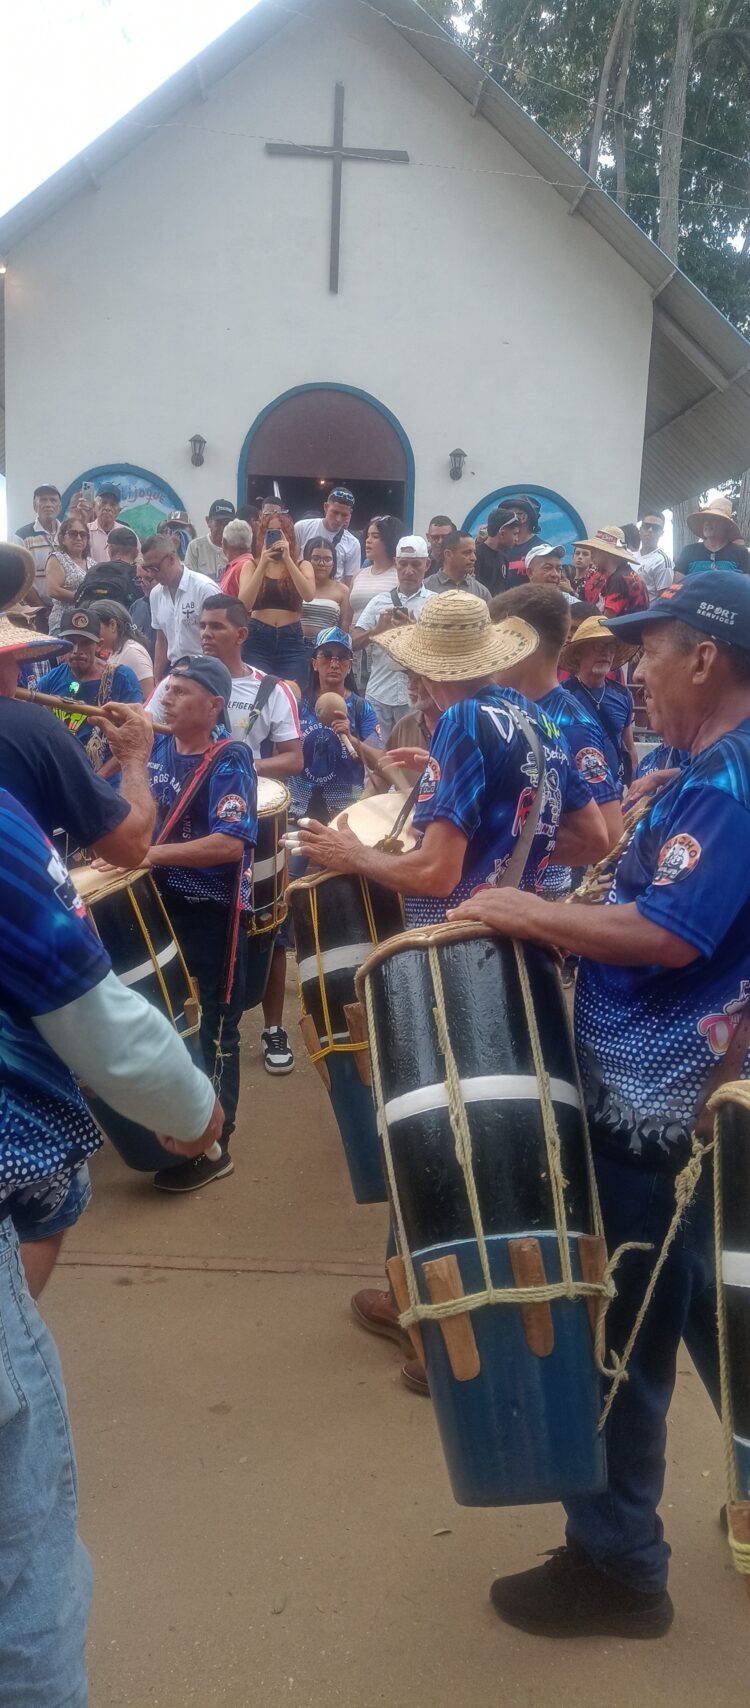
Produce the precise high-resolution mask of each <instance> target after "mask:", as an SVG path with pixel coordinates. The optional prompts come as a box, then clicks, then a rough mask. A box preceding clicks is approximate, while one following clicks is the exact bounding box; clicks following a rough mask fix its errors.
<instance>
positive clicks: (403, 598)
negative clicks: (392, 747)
mask: <svg viewBox="0 0 750 1708" xmlns="http://www.w3.org/2000/svg"><path fill="white" fill-rule="evenodd" d="M429 557H430V554H429V547H428V545H427V541H426V540H424V539H423V538H422V536H421V534H405V535H404V537H403V539H401V540H399V542H398V545H397V547H396V576H397V582H398V585H397V586H396V587H394V588H392V589H391V591H390V593H376V595H375V597H374V599H371V600H370V603H369V605H366V606H365V609H364V611H363V612H362V614H361V616H360V617H359V619H358V622H357V625H356V627H355V628H354V629H353V631H352V644H353V647H354V651H355V653H356V652H358V651H360V649H361V648H362V647H365V646H368V645H369V644H370V642H371V641H372V640H374V639H375V637H376V636H378V635H382V634H385V632H386V630H387V629H393V628H398V627H400V626H402V625H403V624H406V623H413V622H415V621H416V619H417V617H418V616H419V614H420V612H421V611H422V610H423V609H424V607H425V605H426V604H427V601H428V600H429V599H433V598H435V594H433V593H431V592H429V591H428V589H427V588H426V587H425V586H424V578H425V574H426V571H427V565H428V563H429ZM367 692H368V698H369V700H370V702H371V704H372V705H373V706H374V708H375V712H376V715H377V719H378V723H379V725H380V731H381V736H382V738H383V740H385V739H386V737H387V736H388V735H389V734H390V732H391V730H392V729H393V726H394V724H396V723H398V720H399V718H402V717H404V715H405V714H406V712H408V710H409V695H408V692H407V686H406V672H405V671H404V670H402V669H401V667H400V666H399V665H398V664H396V663H395V662H394V661H393V660H392V659H391V658H390V656H389V655H388V653H386V652H384V651H383V649H382V647H373V650H372V668H371V674H370V680H369V683H368V688H367Z"/></svg>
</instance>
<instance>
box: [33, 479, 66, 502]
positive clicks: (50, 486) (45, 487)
mask: <svg viewBox="0 0 750 1708" xmlns="http://www.w3.org/2000/svg"><path fill="white" fill-rule="evenodd" d="M45 492H51V493H53V494H54V496H55V498H59V497H60V488H59V486H55V484H54V481H51V480H43V481H42V484H41V486H35V487H34V497H35V498H43V497H44V494H45Z"/></svg>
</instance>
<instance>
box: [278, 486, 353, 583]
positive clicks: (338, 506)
mask: <svg viewBox="0 0 750 1708" xmlns="http://www.w3.org/2000/svg"><path fill="white" fill-rule="evenodd" d="M353 509H354V493H353V492H350V491H349V488H348V486H334V487H333V489H332V491H331V492H329V494H328V497H327V498H326V501H325V504H324V506H323V520H322V522H321V519H320V517H319V516H305V517H303V519H302V521H300V522H297V523H296V525H295V529H294V534H295V539H296V542H297V555H298V556H299V557H300V558H303V557H304V556H305V554H306V549H307V542H308V540H311V539H312V537H313V535H316V536H317V535H320V534H322V536H323V538H324V539H326V540H329V541H330V543H331V545H332V546H333V547H334V548H335V552H336V577H337V579H343V580H344V581H352V580H353V578H354V576H355V575H356V573H357V570H358V569H359V568H360V565H361V563H362V552H361V549H360V544H359V540H358V539H357V536H356V534H353V533H352V532H351V529H350V527H349V523H350V522H351V519H352V511H353Z"/></svg>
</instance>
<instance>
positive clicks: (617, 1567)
mask: <svg viewBox="0 0 750 1708" xmlns="http://www.w3.org/2000/svg"><path fill="white" fill-rule="evenodd" d="M608 624H609V627H610V628H611V629H612V632H613V635H615V636H616V637H617V639H618V640H620V639H623V640H625V641H628V642H630V641H632V642H636V643H638V642H642V644H643V657H642V659H641V662H640V664H639V665H638V669H637V671H636V678H635V679H636V681H640V682H642V683H643V685H644V687H645V691H646V706H647V709H648V712H649V717H650V721H651V723H652V725H653V726H654V728H656V729H658V730H659V731H660V733H661V736H662V739H663V740H664V741H665V742H668V743H670V744H671V745H672V746H674V747H676V748H679V749H681V750H689V753H690V762H689V764H688V765H687V766H686V767H685V768H684V769H682V770H680V771H679V772H678V775H677V776H676V777H675V778H674V779H673V781H672V782H671V783H669V784H668V786H667V787H666V788H665V789H664V790H663V791H662V792H661V793H660V794H659V796H658V797H657V799H656V800H655V801H654V804H653V806H652V808H651V811H650V812H649V813H648V814H647V815H646V817H645V818H643V819H642V820H641V822H640V823H639V825H638V826H637V828H636V830H635V832H634V835H633V839H632V841H631V843H630V844H629V846H628V847H627V849H626V850H625V852H624V853H623V854H622V856H621V858H620V860H619V862H618V864H617V868H616V871H615V874H614V878H613V883H612V889H611V891H610V894H609V896H608V898H607V905H606V906H604V907H588V906H584V905H582V904H580V903H575V902H573V903H571V904H570V905H569V906H564V907H560V906H554V905H551V904H550V903H548V902H544V901H542V900H540V899H539V898H538V897H537V896H534V895H523V896H514V897H512V898H510V897H508V896H507V895H503V894H502V892H497V893H491V892H486V891H485V892H484V893H483V894H481V895H477V896H475V897H473V898H472V899H471V900H470V901H469V902H467V903H465V904H464V905H463V906H462V907H460V908H459V909H458V910H457V917H459V918H462V919H476V920H481V921H482V922H483V923H485V924H487V925H491V926H492V927H493V929H494V930H496V931H498V932H501V933H507V934H508V935H512V936H513V937H514V938H517V939H521V940H524V941H528V942H535V943H549V944H552V945H553V946H555V947H557V948H558V949H560V950H561V951H562V952H563V953H566V954H576V955H579V956H581V957H582V963H581V970H580V974H579V980H578V988H577V992H576V1006H575V1033H576V1048H577V1053H578V1058H579V1062H580V1068H581V1077H582V1081H583V1089H584V1095H585V1101H586V1108H587V1113H588V1118H589V1125H590V1130H591V1139H592V1145H593V1150H594V1159H595V1166H596V1175H597V1181H598V1186H599V1196H600V1200H601V1206H602V1213H603V1218H604V1231H605V1234H606V1237H607V1244H608V1247H609V1250H610V1251H613V1250H614V1249H615V1248H616V1247H617V1246H618V1245H620V1244H621V1243H623V1242H624V1241H633V1240H635V1241H646V1242H648V1244H649V1245H650V1246H651V1247H652V1254H651V1255H650V1256H649V1255H647V1254H645V1253H637V1252H632V1253H631V1254H630V1255H629V1256H628V1258H627V1260H626V1261H624V1262H623V1265H622V1267H621V1269H620V1270H619V1271H618V1277H617V1292H618V1297H617V1299H616V1301H615V1303H614V1305H613V1306H612V1308H611V1310H610V1315H609V1318H608V1339H609V1341H610V1343H611V1344H612V1345H613V1346H614V1347H615V1348H616V1349H617V1350H621V1349H622V1346H623V1344H624V1341H625V1339H626V1337H627V1335H628V1333H629V1330H630V1328H631V1326H632V1323H633V1321H634V1318H635V1315H636V1312H637V1310H638V1307H639V1305H640V1303H641V1300H642V1298H643V1294H644V1291H645V1286H646V1282H647V1280H648V1276H649V1273H650V1269H651V1267H652V1265H653V1262H654V1257H653V1252H654V1251H658V1250H659V1248H660V1247H661V1244H662V1241H663V1238H664V1234H665V1231H666V1229H667V1227H668V1225H669V1221H670V1218H671V1215H672V1212H673V1209H674V1178H675V1175H676V1174H677V1173H678V1172H679V1171H680V1170H681V1169H682V1168H683V1166H684V1164H685V1163H686V1161H687V1160H688V1158H689V1156H690V1154H691V1133H692V1130H693V1126H694V1122H695V1118H696V1111H697V1109H698V1108H699V1106H700V1104H701V1102H702V1099H703V1097H704V1095H705V1088H706V1086H707V1084H708V1082H709V1081H710V1080H711V1079H712V1078H714V1076H715V1074H716V1071H717V1069H719V1070H720V1066H721V1060H722V1056H723V1054H724V1053H725V1051H726V1049H727V1046H728V1042H729V1040H730V1038H731V1037H732V1035H733V1033H734V1031H735V1029H736V1027H737V1025H738V1023H739V1020H740V1016H741V1015H742V1014H743V1013H744V1011H745V1010H746V1007H747V1003H748V1000H749V999H750V862H749V861H748V857H747V849H748V837H749V835H750V583H749V582H748V581H747V580H746V579H745V577H743V576H739V575H736V574H735V573H734V572H733V571H731V570H730V571H720V570H715V571H713V572H711V573H710V574H708V575H701V576H697V575H696V576H694V577H691V578H690V579H689V580H686V581H685V582H684V583H681V584H678V583H675V584H674V585H673V586H672V587H671V588H669V589H668V590H667V591H666V592H664V593H663V594H661V596H660V597H659V598H658V599H656V600H655V601H654V603H653V604H652V605H651V606H650V607H649V608H648V610H647V611H643V612H639V613H633V614H632V615H630V616H627V617H620V618H613V619H608ZM738 1071H739V1070H738V1066H737V1065H736V1064H734V1063H732V1064H731V1077H737V1073H738ZM742 1072H743V1074H747V1072H748V1061H747V1058H745V1062H744V1065H743V1066H742ZM715 1320H716V1296H715V1276H714V1258H713V1213H712V1206H711V1193H710V1181H709V1180H708V1178H707V1177H706V1178H704V1180H703V1182H702V1184H701V1187H700V1188H699V1191H698V1193H697V1194H696V1197H695V1198H694V1200H693V1203H692V1205H691V1207H690V1212H689V1214H688V1216H687V1217H686V1218H685V1220H684V1222H683V1224H682V1227H681V1229H680V1232H679V1235H678V1237H677V1239H676V1240H675V1242H674V1244H673V1246H672V1248H671V1250H670V1253H669V1256H668V1258H667V1262H666V1264H665V1267H664V1269H663V1271H662V1274H661V1277H660V1280H659V1283H658V1285H657V1289H656V1293H655V1296H654V1299H653V1301H652V1304H651V1307H650V1310H649V1314H648V1316H647V1318H646V1321H645V1323H644V1326H643V1328H642V1330H641V1332H640V1335H639V1337H638V1339H637V1340H636V1344H635V1349H634V1352H633V1355H632V1358H631V1361H630V1367H629V1372H628V1374H629V1379H628V1381H627V1382H626V1383H624V1384H623V1386H622V1387H621V1388H620V1390H619V1392H618V1394H617V1396H616V1398H615V1401H614V1405H613V1407H612V1410H611V1412H610V1416H609V1419H608V1421H607V1425H606V1431H607V1437H606V1438H607V1462H608V1475H609V1487H608V1489H607V1490H606V1492H605V1493H604V1494H601V1495H592V1496H589V1497H585V1498H584V1497H580V1498H577V1499H575V1500H571V1501H570V1502H568V1503H567V1507H566V1509H567V1514H568V1528H567V1541H566V1546H565V1547H564V1548H562V1549H558V1550H556V1551H555V1553H554V1554H553V1556H552V1557H551V1559H550V1560H549V1562H548V1563H547V1564H546V1565H545V1566H541V1567H535V1568H533V1569H532V1570H531V1571H528V1572H523V1573H520V1574H518V1575H516V1576H514V1577H511V1578H504V1579H503V1578H501V1579H498V1580H497V1582H496V1583H495V1584H494V1585H493V1589H492V1600H493V1602H494V1605H495V1607H496V1609H497V1611H498V1613H499V1614H500V1616H501V1618H503V1619H504V1620H505V1621H506V1622H507V1623H509V1624H512V1625H515V1626H517V1627H520V1628H521V1629H523V1630H527V1631H531V1632H534V1633H540V1634H544V1635H546V1636H563V1637H566V1638H569V1637H571V1636H574V1635H581V1636H590V1635H594V1634H596V1635H605V1636H607V1635H608V1636H633V1637H656V1636H660V1635H661V1634H662V1633H663V1632H665V1631H666V1630H668V1629H669V1626H670V1624H671V1620H672V1605H671V1602H670V1599H669V1595H668V1593H667V1588H666V1584H667V1569H668V1560H669V1548H668V1547H667V1544H666V1543H665V1540H664V1533H663V1528H662V1524H661V1520H660V1519H659V1517H658V1512H657V1508H658V1505H659V1502H660V1500H661V1495H662V1488H663V1480H664V1459H665V1439H666V1418H667V1412H668V1410H669V1405H670V1401H671V1397H672V1391H673V1387H674V1379H675V1369H676V1359H677V1349H678V1346H679V1343H680V1339H681V1338H684V1340H685V1343H686V1345H687V1347H688V1350H689V1351H690V1353H691V1356H692V1357H693V1360H694V1362H695V1364H696V1366H697V1368H698V1371H699V1374H700V1375H701V1376H702V1377H703V1380H704V1381H705V1382H706V1385H707V1386H708V1388H709V1392H710V1393H711V1395H712V1397H713V1398H714V1399H716V1395H717V1387H718V1372H717V1357H716V1326H715Z"/></svg>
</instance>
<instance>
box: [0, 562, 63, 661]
mask: <svg viewBox="0 0 750 1708" xmlns="http://www.w3.org/2000/svg"><path fill="white" fill-rule="evenodd" d="M33 583H34V559H33V557H32V555H31V552H27V551H26V549H25V547H24V546H14V545H12V544H11V542H10V541H9V540H3V541H1V542H0V611H7V610H8V609H9V608H11V607H13V606H16V605H20V604H21V603H22V601H23V600H24V598H25V597H26V594H27V593H28V592H29V590H30V588H31V587H32V586H33ZM60 644H61V647H62V648H63V649H64V650H65V651H66V652H67V650H68V643H67V641H63V642H61V643H60ZM56 650H57V646H56V641H55V636H54V635H43V634H41V633H40V631H39V630H38V629H29V628H25V627H24V628H17V627H16V624H15V623H12V622H11V620H10V618H9V617H7V616H0V653H6V652H18V653H23V654H24V655H25V656H27V657H29V658H40V657H42V658H43V657H45V656H46V655H47V654H48V653H50V652H54V651H56Z"/></svg>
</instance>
